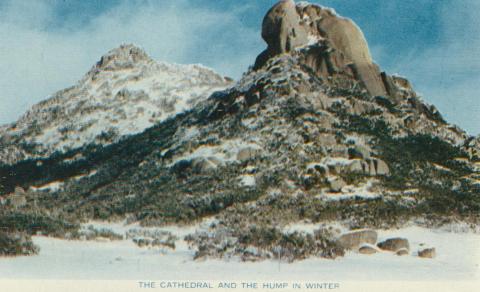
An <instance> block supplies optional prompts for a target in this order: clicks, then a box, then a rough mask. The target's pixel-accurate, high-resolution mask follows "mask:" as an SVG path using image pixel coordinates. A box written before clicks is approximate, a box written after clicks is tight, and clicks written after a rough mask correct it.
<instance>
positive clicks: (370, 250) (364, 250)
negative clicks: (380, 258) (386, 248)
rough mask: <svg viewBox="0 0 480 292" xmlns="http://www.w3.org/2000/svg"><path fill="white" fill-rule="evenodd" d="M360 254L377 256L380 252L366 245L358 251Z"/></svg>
mask: <svg viewBox="0 0 480 292" xmlns="http://www.w3.org/2000/svg"><path fill="white" fill-rule="evenodd" d="M358 252H359V253H361V254H376V253H377V252H378V251H377V249H376V248H374V247H372V246H370V245H364V246H362V247H360V249H358Z"/></svg>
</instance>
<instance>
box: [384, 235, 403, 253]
mask: <svg viewBox="0 0 480 292" xmlns="http://www.w3.org/2000/svg"><path fill="white" fill-rule="evenodd" d="M377 246H378V247H379V248H380V249H382V250H388V251H394V252H396V251H399V250H401V249H406V250H410V244H409V242H408V239H406V238H400V237H397V238H390V239H387V240H385V241H382V242H380V243H379V244H377Z"/></svg>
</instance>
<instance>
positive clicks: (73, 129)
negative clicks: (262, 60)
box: [0, 45, 230, 164]
mask: <svg viewBox="0 0 480 292" xmlns="http://www.w3.org/2000/svg"><path fill="white" fill-rule="evenodd" d="M229 83H230V81H228V80H227V79H225V78H224V77H222V76H220V75H218V74H217V73H215V72H213V70H211V69H208V68H206V67H203V66H200V65H176V64H168V63H158V62H155V61H154V60H152V59H151V58H150V57H149V56H148V55H147V54H146V53H145V52H144V51H143V50H142V49H140V48H138V47H135V46H133V45H122V46H120V47H119V48H116V49H114V50H112V51H110V52H108V53H107V54H106V55H105V56H103V57H102V58H101V59H100V61H99V62H98V63H97V64H96V65H95V66H93V68H92V69H91V70H90V71H89V72H88V73H87V74H86V75H85V76H84V77H83V78H82V79H81V80H80V81H79V82H78V84H76V85H75V86H73V87H70V88H67V89H64V90H61V91H59V92H57V93H55V94H53V95H52V96H51V97H50V98H48V99H47V100H45V101H43V102H41V103H39V104H37V105H35V106H33V107H32V108H31V109H30V110H29V111H28V112H27V113H26V114H25V115H23V116H22V117H21V118H20V119H19V120H18V121H17V122H15V123H13V124H11V125H6V126H3V127H0V137H1V139H0V145H1V146H2V147H0V163H2V162H3V163H7V164H10V163H14V162H17V161H19V160H22V159H26V158H33V157H46V156H49V155H51V154H53V152H55V151H60V152H65V151H68V150H70V149H75V148H78V147H80V146H83V145H86V144H90V143H94V142H95V143H99V144H103V145H108V144H110V143H112V142H116V141H118V140H119V139H120V138H121V137H123V136H126V135H131V134H136V133H140V132H142V131H143V130H145V129H146V128H149V127H151V126H153V125H155V124H156V123H159V122H161V121H163V120H165V119H168V118H170V117H172V116H174V115H176V114H177V113H179V112H183V111H185V110H188V109H190V108H191V107H193V106H194V105H195V104H196V103H198V102H199V101H201V100H204V99H206V98H207V97H208V96H209V95H210V94H211V93H212V92H214V91H216V90H221V89H224V88H226V87H227V86H228V84H229Z"/></svg>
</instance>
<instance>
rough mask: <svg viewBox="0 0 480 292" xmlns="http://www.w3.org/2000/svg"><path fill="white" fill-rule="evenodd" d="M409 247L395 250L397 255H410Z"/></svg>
mask: <svg viewBox="0 0 480 292" xmlns="http://www.w3.org/2000/svg"><path fill="white" fill-rule="evenodd" d="M408 253H409V252H408V249H407V248H401V249H399V250H397V251H396V252H395V254H396V255H397V256H406V255H408Z"/></svg>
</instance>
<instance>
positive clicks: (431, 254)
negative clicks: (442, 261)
mask: <svg viewBox="0 0 480 292" xmlns="http://www.w3.org/2000/svg"><path fill="white" fill-rule="evenodd" d="M436 255H437V253H436V250H435V248H425V249H421V250H419V251H418V256H419V257H421V258H428V259H433V258H435V257H436Z"/></svg>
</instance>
